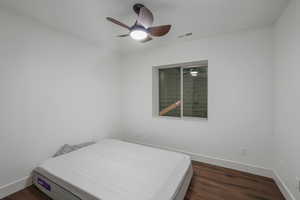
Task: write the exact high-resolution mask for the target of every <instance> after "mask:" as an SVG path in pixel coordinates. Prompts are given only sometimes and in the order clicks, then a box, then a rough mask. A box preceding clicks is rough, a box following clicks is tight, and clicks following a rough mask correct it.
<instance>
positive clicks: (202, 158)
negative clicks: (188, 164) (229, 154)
mask: <svg viewBox="0 0 300 200" xmlns="http://www.w3.org/2000/svg"><path fill="white" fill-rule="evenodd" d="M124 141H127V142H132V143H136V144H141V145H145V146H150V147H154V148H159V149H165V150H169V151H174V152H179V153H183V154H186V155H189V156H191V159H192V160H195V161H199V162H204V163H208V164H212V165H217V166H221V167H226V168H230V169H235V170H239V171H243V172H248V173H251V174H256V175H260V176H265V177H269V178H273V170H272V169H267V168H264V167H259V166H255V165H250V164H244V163H241V162H236V161H232V160H225V159H222V158H216V157H211V156H206V155H201V154H197V153H192V152H188V151H184V150H180V149H175V148H170V147H163V146H160V145H154V144H148V143H143V142H138V141H133V140H127V139H125V140H124Z"/></svg>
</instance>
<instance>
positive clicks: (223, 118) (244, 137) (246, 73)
mask: <svg viewBox="0 0 300 200" xmlns="http://www.w3.org/2000/svg"><path fill="white" fill-rule="evenodd" d="M271 36H272V30H271V29H262V30H256V31H250V32H241V33H236V34H229V35H225V36H219V37H212V38H205V39H201V40H197V41H189V42H182V43H178V44H176V45H170V46H163V47H160V48H156V49H148V50H145V51H142V52H140V53H135V54H130V55H124V57H123V62H122V84H121V85H122V114H121V119H122V130H123V132H122V133H124V134H123V135H122V137H124V138H125V139H130V140H135V141H138V142H143V143H150V144H154V145H163V146H167V147H171V148H177V149H180V150H184V151H189V152H193V153H199V154H204V155H207V156H213V157H218V158H222V159H229V160H233V161H239V162H243V163H248V164H253V165H259V166H264V167H270V165H271V158H270V151H271V149H272V148H271V144H270V142H269V140H270V138H271V135H272V112H271V111H272V103H271V102H272V59H273V57H272V53H273V52H272V50H273V47H272V37H271ZM203 59H208V62H209V64H208V65H209V66H208V93H209V95H208V116H209V118H208V120H207V121H206V120H186V121H183V120H174V119H163V118H153V117H152V66H157V65H166V64H174V63H182V62H190V61H199V60H203ZM244 148H245V149H247V150H248V155H247V156H243V155H241V151H242V149H244Z"/></svg>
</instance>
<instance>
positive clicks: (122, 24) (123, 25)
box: [106, 17, 130, 30]
mask: <svg viewBox="0 0 300 200" xmlns="http://www.w3.org/2000/svg"><path fill="white" fill-rule="evenodd" d="M106 19H107V20H108V21H110V22H112V23H114V24H117V25H119V26H122V27H124V28H126V29H128V30H130V27H129V26H127V25H126V24H124V23H122V22H120V21H118V20H116V19H114V18H111V17H106Z"/></svg>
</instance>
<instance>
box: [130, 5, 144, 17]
mask: <svg viewBox="0 0 300 200" xmlns="http://www.w3.org/2000/svg"><path fill="white" fill-rule="evenodd" d="M143 7H145V6H144V5H143V4H140V3H136V4H134V5H133V10H134V12H135V13H136V14H137V15H139V14H140V10H141V8H143Z"/></svg>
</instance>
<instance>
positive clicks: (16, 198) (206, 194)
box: [3, 162, 284, 200]
mask: <svg viewBox="0 0 300 200" xmlns="http://www.w3.org/2000/svg"><path fill="white" fill-rule="evenodd" d="M193 168H194V176H193V179H192V182H191V185H190V187H189V190H188V192H187V195H186V197H185V200H284V197H283V196H282V194H281V193H280V191H279V189H278V187H277V186H276V184H275V183H274V181H273V180H272V179H270V178H265V177H261V176H256V175H253V174H248V173H244V172H240V171H236V170H232V169H227V168H223V167H217V166H213V165H209V164H205V163H199V162H193ZM3 200H49V198H48V197H46V196H45V195H44V194H42V193H41V192H39V191H38V190H37V189H36V188H35V187H34V186H31V187H28V188H26V189H24V190H22V191H20V192H17V193H15V194H13V195H11V196H9V197H7V198H4V199H3Z"/></svg>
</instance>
